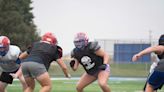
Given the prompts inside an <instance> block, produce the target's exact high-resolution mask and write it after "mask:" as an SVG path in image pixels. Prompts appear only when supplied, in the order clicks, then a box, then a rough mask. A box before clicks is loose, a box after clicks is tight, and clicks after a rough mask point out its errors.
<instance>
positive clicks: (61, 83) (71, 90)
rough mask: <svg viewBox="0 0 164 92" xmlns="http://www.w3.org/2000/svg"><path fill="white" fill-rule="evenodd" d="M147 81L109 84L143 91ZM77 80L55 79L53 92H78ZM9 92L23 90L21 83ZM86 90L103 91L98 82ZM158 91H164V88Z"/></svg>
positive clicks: (122, 91)
mask: <svg viewBox="0 0 164 92" xmlns="http://www.w3.org/2000/svg"><path fill="white" fill-rule="evenodd" d="M144 82H145V81H141V80H140V81H125V80H123V81H119V80H109V81H108V84H109V87H110V88H111V91H112V92H141V90H142V88H143V85H144ZM76 83H77V80H53V88H52V92H76V91H75V85H76ZM39 89H40V86H39V84H37V83H36V87H35V91H34V92H39ZM7 91H8V92H22V90H21V86H20V83H19V82H18V81H14V83H13V84H12V85H9V86H8V87H7ZM84 92H102V91H101V89H100V88H99V86H98V84H97V82H94V83H92V84H91V85H89V86H88V87H86V88H85V91H84ZM158 92H164V88H163V89H161V90H160V91H158Z"/></svg>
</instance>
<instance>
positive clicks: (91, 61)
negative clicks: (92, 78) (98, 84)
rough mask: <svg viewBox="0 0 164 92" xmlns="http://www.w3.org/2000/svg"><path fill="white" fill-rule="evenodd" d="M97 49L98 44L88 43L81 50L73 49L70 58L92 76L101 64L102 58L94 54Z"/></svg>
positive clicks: (98, 47)
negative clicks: (74, 59)
mask: <svg viewBox="0 0 164 92" xmlns="http://www.w3.org/2000/svg"><path fill="white" fill-rule="evenodd" d="M99 49H100V46H99V45H98V42H89V43H88V45H87V46H86V47H85V48H84V49H83V50H80V49H78V48H74V49H73V51H72V53H71V56H72V57H73V58H76V59H77V60H78V61H79V63H80V64H81V65H82V66H83V67H84V69H85V71H86V72H87V73H88V74H90V75H93V74H95V73H96V72H97V71H98V70H99V69H98V67H99V66H100V65H102V64H103V57H100V56H97V55H96V54H95V51H97V50H99Z"/></svg>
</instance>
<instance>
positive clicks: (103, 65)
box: [99, 64, 108, 70]
mask: <svg viewBox="0 0 164 92" xmlns="http://www.w3.org/2000/svg"><path fill="white" fill-rule="evenodd" d="M107 67H108V66H107V64H102V65H101V66H99V69H100V70H105V69H106V68H107Z"/></svg>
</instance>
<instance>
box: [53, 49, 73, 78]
mask: <svg viewBox="0 0 164 92" xmlns="http://www.w3.org/2000/svg"><path fill="white" fill-rule="evenodd" d="M62 56H63V51H62V48H61V47H60V46H57V58H58V59H57V60H56V61H57V63H58V64H59V66H60V67H61V69H62V71H63V72H64V75H65V76H66V77H68V78H70V77H71V75H70V74H69V72H68V69H67V66H66V64H65V63H64V62H63V60H62Z"/></svg>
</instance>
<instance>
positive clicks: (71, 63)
mask: <svg viewBox="0 0 164 92" xmlns="http://www.w3.org/2000/svg"><path fill="white" fill-rule="evenodd" d="M74 64H75V60H71V61H70V63H69V65H70V66H71V67H72V68H73V66H74Z"/></svg>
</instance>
